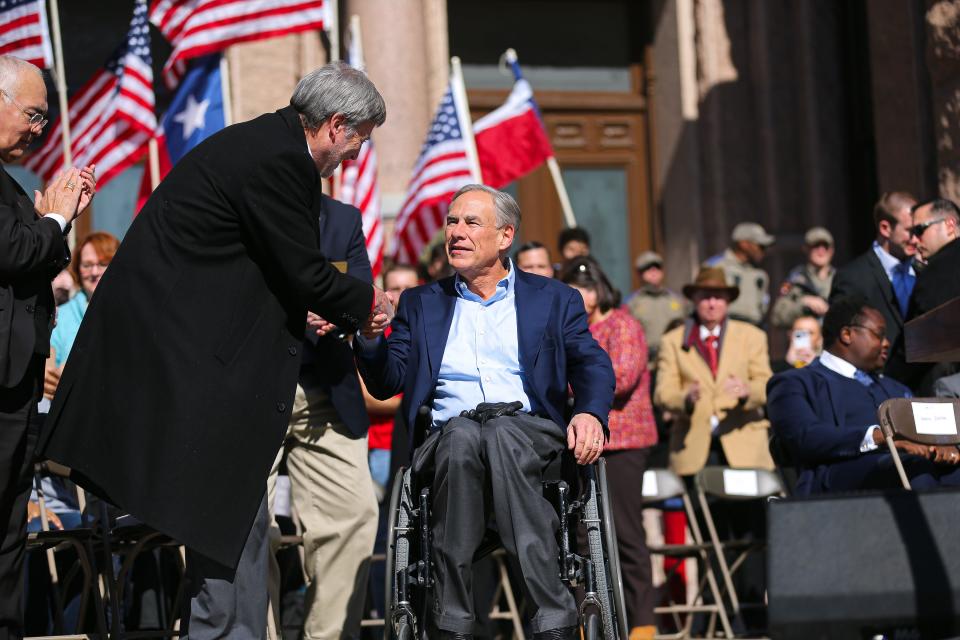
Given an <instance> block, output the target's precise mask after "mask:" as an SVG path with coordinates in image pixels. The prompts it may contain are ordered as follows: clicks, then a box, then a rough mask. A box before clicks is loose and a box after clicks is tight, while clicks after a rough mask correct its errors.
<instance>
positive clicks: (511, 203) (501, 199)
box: [450, 184, 520, 231]
mask: <svg viewBox="0 0 960 640" xmlns="http://www.w3.org/2000/svg"><path fill="white" fill-rule="evenodd" d="M471 191H482V192H483V193H487V194H490V197H491V198H493V207H494V210H495V212H496V215H497V228H498V229H500V228H503V227H505V226H507V225H510V226H511V227H513V230H514V231H520V205H518V204H517V201H516V200H514V199H513V196H512V195H510V194H509V193H507V192H506V191H497V190H496V189H494V188H493V187H488V186H487V185H485V184H467V185H464V186H462V187H460V190H459V191H457V192H456V193H455V194H453V198H451V199H450V204H453V202H454V201H455V200H456V199H457V198H459V197H460V196H462V195H463V194H465V193H470V192H471Z"/></svg>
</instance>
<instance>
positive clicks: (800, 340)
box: [791, 330, 811, 349]
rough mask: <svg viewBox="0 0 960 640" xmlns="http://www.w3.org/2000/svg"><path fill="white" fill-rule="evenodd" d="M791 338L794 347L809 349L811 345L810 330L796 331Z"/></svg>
mask: <svg viewBox="0 0 960 640" xmlns="http://www.w3.org/2000/svg"><path fill="white" fill-rule="evenodd" d="M791 340H792V341H793V342H792V344H793V348H794V349H809V348H810V347H811V343H810V332H809V331H802V330H801V331H794V332H793V337H792V338H791Z"/></svg>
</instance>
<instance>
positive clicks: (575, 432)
mask: <svg viewBox="0 0 960 640" xmlns="http://www.w3.org/2000/svg"><path fill="white" fill-rule="evenodd" d="M603 442H604V437H603V426H602V425H601V424H600V421H599V420H597V419H596V417H594V416H592V415H590V414H589V413H578V414H577V415H575V416H573V418H572V419H571V420H570V425H569V426H568V427H567V448H568V449H572V450H573V455H574V457H575V458H576V459H577V463H578V464H591V463H593V462H596V461H597V459H598V458H599V457H600V454H601V453H603Z"/></svg>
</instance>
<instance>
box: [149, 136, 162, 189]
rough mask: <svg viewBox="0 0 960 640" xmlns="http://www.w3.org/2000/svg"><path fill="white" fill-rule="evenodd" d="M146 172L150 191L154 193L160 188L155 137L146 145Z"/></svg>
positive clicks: (158, 149) (158, 154)
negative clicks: (148, 174) (148, 177)
mask: <svg viewBox="0 0 960 640" xmlns="http://www.w3.org/2000/svg"><path fill="white" fill-rule="evenodd" d="M147 171H149V172H150V191H156V189H157V187H158V186H160V148H159V147H158V146H157V139H156V137H153V138H150V142H148V143H147Z"/></svg>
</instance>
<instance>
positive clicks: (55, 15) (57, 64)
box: [50, 0, 77, 251]
mask: <svg viewBox="0 0 960 640" xmlns="http://www.w3.org/2000/svg"><path fill="white" fill-rule="evenodd" d="M50 23H51V26H52V27H53V51H54V55H53V65H54V69H55V71H56V73H55V75H56V78H54V79H55V80H56V83H57V101H58V103H59V104H60V140H61V142H62V143H63V165H62V167H63V168H64V169H66V168H67V167H70V166H72V165H73V151H72V150H71V149H70V101H69V100H67V72H66V71H65V70H64V64H63V43H62V41H61V39H60V5H59V4H58V2H57V0H50ZM76 242H77V228H76V227H71V228H70V233H69V234H67V246H68V247H69V248H70V250H71V251H73V247H74V245H75V244H76Z"/></svg>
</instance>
